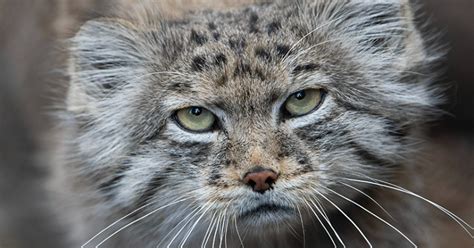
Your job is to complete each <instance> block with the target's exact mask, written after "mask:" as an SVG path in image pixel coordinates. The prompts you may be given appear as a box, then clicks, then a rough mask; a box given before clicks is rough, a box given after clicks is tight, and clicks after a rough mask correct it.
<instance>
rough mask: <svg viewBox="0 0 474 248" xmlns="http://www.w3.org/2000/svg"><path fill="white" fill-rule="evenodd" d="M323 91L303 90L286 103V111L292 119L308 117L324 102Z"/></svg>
mask: <svg viewBox="0 0 474 248" xmlns="http://www.w3.org/2000/svg"><path fill="white" fill-rule="evenodd" d="M322 96H323V94H322V90H315V89H309V90H302V91H298V92H296V93H294V94H293V95H291V96H290V97H289V98H288V100H286V102H285V109H286V111H288V113H290V115H291V116H292V117H298V116H302V115H306V114H308V113H310V112H311V111H313V109H315V108H316V107H318V106H319V104H320V103H321V101H322Z"/></svg>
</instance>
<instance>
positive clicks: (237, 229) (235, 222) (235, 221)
mask: <svg viewBox="0 0 474 248" xmlns="http://www.w3.org/2000/svg"><path fill="white" fill-rule="evenodd" d="M234 225H235V231H236V232H237V237H238V238H239V241H240V245H241V247H242V248H245V246H244V242H243V240H242V237H241V236H240V232H239V228H238V227H237V217H236V216H235V215H234Z"/></svg>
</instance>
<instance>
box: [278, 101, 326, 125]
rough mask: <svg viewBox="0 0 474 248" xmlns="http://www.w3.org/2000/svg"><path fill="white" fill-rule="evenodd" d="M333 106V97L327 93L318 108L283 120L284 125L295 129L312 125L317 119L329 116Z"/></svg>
mask: <svg viewBox="0 0 474 248" xmlns="http://www.w3.org/2000/svg"><path fill="white" fill-rule="evenodd" d="M334 107H335V103H334V99H333V98H332V97H331V95H330V94H327V95H326V97H325V99H324V100H323V102H322V103H321V106H319V108H318V109H316V110H314V111H313V112H311V113H310V114H307V115H304V116H300V117H295V118H291V119H289V120H287V121H286V122H285V125H286V126H287V127H288V128H290V129H297V128H302V127H305V126H309V125H312V124H313V123H315V122H317V121H318V120H320V119H324V118H325V117H327V116H329V115H330V114H331V113H332V110H333V108H334Z"/></svg>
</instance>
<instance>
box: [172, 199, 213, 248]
mask: <svg viewBox="0 0 474 248" xmlns="http://www.w3.org/2000/svg"><path fill="white" fill-rule="evenodd" d="M211 207H212V203H210V204H209V207H208V208H207V209H206V210H204V212H203V213H202V214H201V216H199V218H198V219H197V220H196V222H195V223H194V225H193V226H192V227H191V229H190V230H189V231H188V233H186V236H185V237H184V240H183V241H182V242H181V244H180V248H183V247H184V244H186V241H187V240H188V238H189V236H191V233H192V232H193V230H194V228H196V226H197V224H198V223H199V221H200V220H201V219H202V217H204V215H205V214H206V213H207V211H209V209H211Z"/></svg>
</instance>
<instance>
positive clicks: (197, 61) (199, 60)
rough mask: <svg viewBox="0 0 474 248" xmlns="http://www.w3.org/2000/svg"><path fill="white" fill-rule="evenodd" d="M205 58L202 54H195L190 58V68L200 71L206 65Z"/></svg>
mask: <svg viewBox="0 0 474 248" xmlns="http://www.w3.org/2000/svg"><path fill="white" fill-rule="evenodd" d="M206 63H207V61H206V58H205V57H203V56H196V57H194V58H193V59H192V63H191V68H192V69H193V70H194V71H202V70H203V69H204V68H205V67H207V64H206Z"/></svg>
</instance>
